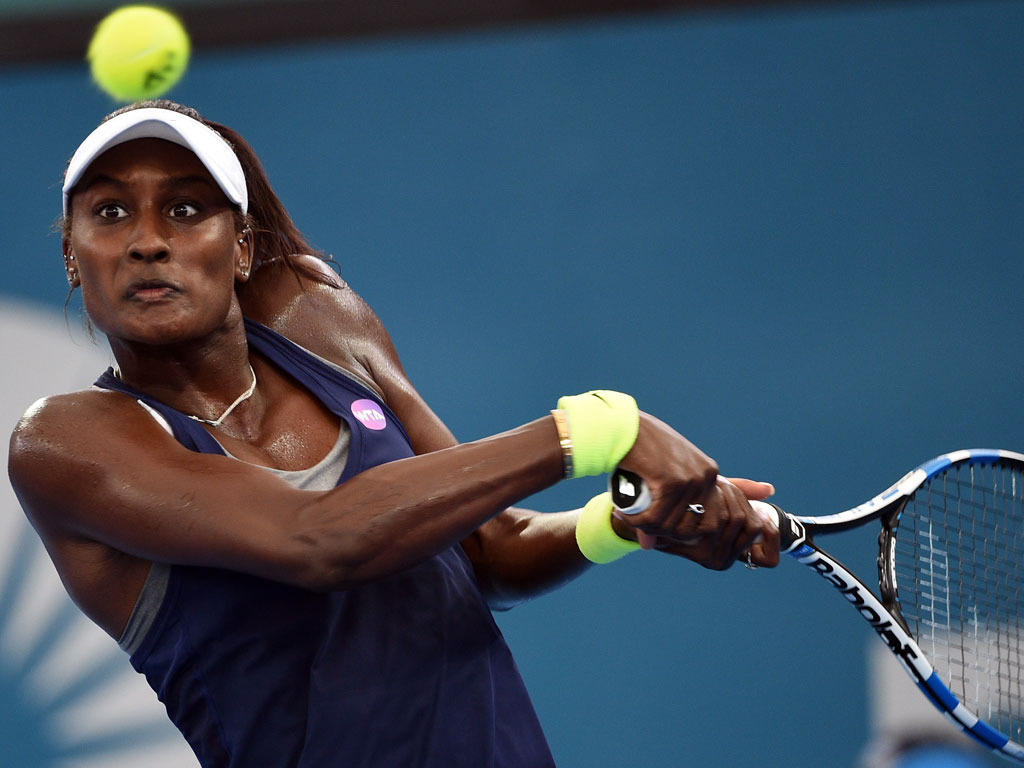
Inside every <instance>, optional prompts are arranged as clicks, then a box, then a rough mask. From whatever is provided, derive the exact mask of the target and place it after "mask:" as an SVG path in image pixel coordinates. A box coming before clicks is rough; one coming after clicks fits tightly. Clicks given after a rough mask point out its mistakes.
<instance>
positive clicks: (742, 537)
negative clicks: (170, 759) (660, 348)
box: [9, 102, 778, 768]
mask: <svg viewBox="0 0 1024 768" xmlns="http://www.w3.org/2000/svg"><path fill="white" fill-rule="evenodd" d="M62 248H63V256H64V266H65V270H66V275H67V279H68V282H69V284H70V286H71V288H72V290H74V289H75V288H77V287H80V288H81V290H82V300H83V303H84V306H85V309H86V311H87V313H88V317H89V318H90V320H91V322H92V323H93V324H94V325H95V326H96V327H97V328H99V329H100V330H101V331H102V332H103V333H104V334H105V335H106V337H107V339H108V341H109V344H110V348H111V350H112V352H113V356H114V359H115V361H116V364H115V365H114V366H113V367H112V368H111V369H109V370H108V371H107V372H106V373H104V374H103V375H102V376H101V377H100V378H99V379H98V380H97V382H96V384H95V385H94V386H93V387H92V388H91V389H89V390H86V391H81V392H76V393H73V394H68V395H61V396H55V397H50V398H46V399H44V400H41V401H39V402H38V403H36V404H35V405H33V406H32V407H31V408H30V409H29V411H28V412H27V413H26V415H25V416H24V418H23V419H22V420H21V422H20V423H19V424H18V426H17V428H16V430H15V432H14V435H13V437H12V440H11V452H10V466H9V471H10V477H11V480H12V483H13V485H14V487H15V490H16V491H17V494H18V497H19V499H20V500H21V503H22V505H23V507H24V509H25V511H26V513H27V515H28V517H29V518H30V520H31V521H32V523H33V525H34V526H35V528H36V530H37V531H38V532H39V535H40V536H41V537H42V540H43V541H44V543H45V544H46V548H47V550H48V551H49V554H50V556H51V557H52V559H53V562H54V564H55V565H56V567H57V569H58V571H59V572H60V575H61V577H62V579H63V582H64V584H65V586H66V587H67V590H68V592H69V593H70V594H71V596H72V597H73V598H74V600H75V601H76V602H77V604H78V605H79V606H80V607H81V609H82V610H83V611H84V612H85V613H86V614H87V615H88V616H89V617H90V618H91V619H92V620H93V621H95V622H96V623H97V624H98V625H99V626H101V627H102V628H103V629H104V630H106V631H107V632H108V633H109V634H110V635H111V636H112V637H113V638H115V639H117V641H118V643H119V644H120V645H121V647H122V648H124V650H125V651H126V652H127V653H128V654H130V660H131V663H132V665H133V666H134V667H135V669H136V670H138V671H139V672H141V673H142V674H144V675H145V676H146V677H147V679H148V681H149V683H150V684H151V685H152V687H153V688H154V689H155V690H156V692H157V694H158V695H159V697H160V699H161V700H162V701H163V702H164V703H165V705H166V707H167V711H168V713H169V715H170V717H171V719H172V720H173V721H174V723H175V724H176V725H177V726H178V728H179V729H180V730H181V731H182V733H183V734H184V735H185V738H186V739H187V740H188V741H189V743H190V744H191V746H192V748H193V749H194V750H195V752H196V754H197V756H198V758H199V760H200V762H201V763H202V765H204V766H246V767H247V768H249V767H251V766H257V765H258V766H308V767H314V766H334V765H345V766H383V765H396V766H446V767H447V768H450V767H451V766H467V767H469V766H472V767H473V768H479V767H480V766H495V767H500V766H508V767H512V766H517V767H521V768H527V767H529V768H537V767H538V766H545V765H551V764H552V762H553V761H552V758H551V755H550V752H549V750H548V747H547V745H546V743H545V740H544V736H543V733H542V731H541V728H540V726H539V724H538V722H537V718H536V716H535V714H534V711H533V708H532V706H531V704H530V702H529V699H528V697H527V694H526V691H525V688H524V686H523V683H522V681H521V679H520V677H519V674H518V672H517V670H516V667H515V664H514V662H513V660H512V657H511V655H510V653H509V651H508V649H507V647H506V645H505V643H504V640H503V639H502V637H501V635H500V633H499V631H498V629H497V627H496V626H495V624H494V621H493V619H492V616H491V614H490V608H495V607H497V608H505V607H508V606H511V605H512V604H514V603H515V602H517V601H519V600H522V599H525V598H527V597H530V596H532V595H535V594H538V593H540V592H543V591H544V590H547V589H551V588H553V587H555V586H557V585H559V584H562V583H564V582H565V581H567V580H568V579H570V578H572V577H574V576H576V575H578V574H579V573H581V572H582V571H583V570H585V569H586V568H587V567H588V566H589V565H590V564H591V563H592V562H608V561H610V560H612V559H615V558H617V557H619V556H620V555H622V554H624V553H626V552H628V551H631V550H633V549H637V548H638V547H639V546H640V545H642V546H643V547H645V548H648V549H650V548H658V549H662V550H665V551H669V552H672V553H675V554H679V555H682V556H685V557H687V558H689V559H691V560H693V561H696V562H698V563H700V564H702V565H705V566H707V567H710V568H716V569H722V568H727V567H729V566H730V565H731V564H732V563H734V562H735V561H736V560H737V558H743V559H745V560H746V559H749V560H750V561H751V562H753V563H756V564H759V565H766V566H772V565H775V564H776V563H777V561H778V532H777V531H776V530H775V529H774V528H773V527H772V525H771V524H770V523H768V522H767V521H765V520H763V519H762V518H761V517H759V516H758V515H757V514H756V513H754V512H753V511H752V510H751V509H750V506H749V504H748V503H747V498H748V497H750V498H761V497H764V496H765V495H767V494H768V493H769V492H770V490H771V489H770V486H768V485H766V484H763V483H754V482H751V481H745V480H736V481H727V480H724V479H721V478H719V477H718V468H717V466H716V465H715V463H714V462H713V461H712V460H711V459H709V458H708V457H707V456H705V455H704V454H703V453H702V452H701V451H699V450H698V449H697V448H696V447H694V446H693V445H692V444H690V443H689V442H688V441H687V440H686V439H685V438H683V437H682V436H680V435H679V434H678V433H676V432H675V431H673V430H672V429H671V428H670V427H668V426H667V425H665V424H664V423H662V422H660V421H658V420H657V419H655V418H654V417H652V416H650V415H648V414H646V413H643V412H641V411H639V410H638V409H637V407H636V404H635V402H634V401H633V400H632V398H630V397H628V396H627V395H623V394H621V393H615V392H604V391H598V392H593V393H587V394H584V395H577V396H572V397H564V398H562V399H561V400H559V401H558V407H557V408H556V409H554V410H553V411H552V413H550V414H545V415H543V416H542V417H540V418H538V419H537V420H535V421H533V422H530V423H528V424H524V425H522V426H519V427H516V428H514V429H511V430H509V431H507V432H504V433H502V434H498V435H494V436H492V437H488V438H486V439H483V440H478V441H476V442H472V443H467V444H463V445H458V444H456V441H455V439H454V438H453V437H452V435H451V433H450V432H449V431H448V430H447V429H446V428H445V426H444V424H443V423H442V422H441V421H440V420H439V419H438V417H437V416H436V415H435V414H434V413H433V412H432V411H431V410H430V408H428V407H427V405H426V404H425V403H424V402H423V400H422V399H421V398H420V397H419V395H418V394H417V393H416V391H415V389H414V388H413V386H412V385H411V384H410V382H409V381H408V379H407V378H406V375H405V373H404V372H403V370H402V366H401V364H400V363H399V360H398V357H397V355H396V353H395V350H394V349H393V347H392V344H391V342H390V340H389V338H388V335H387V333H386V332H385V330H384V328H383V327H382V325H381V323H380V322H379V320H378V319H377V317H376V316H375V315H374V314H373V312H372V311H371V310H370V309H369V308H368V307H367V306H366V305H365V304H364V303H363V302H362V301H361V300H360V299H359V297H358V296H357V295H356V294H355V293H354V292H353V291H352V290H351V289H350V288H349V287H348V286H346V285H345V284H344V283H343V282H342V281H341V280H340V279H339V278H338V276H337V274H336V273H335V272H334V271H333V270H331V269H330V268H329V267H328V266H327V265H326V264H325V262H324V261H323V260H322V259H321V258H319V257H318V255H317V254H314V253H313V251H312V250H311V249H310V248H309V246H308V244H307V243H306V242H305V240H304V239H303V237H302V235H301V234H300V233H299V232H298V231H297V229H296V227H295V226H294V224H293V223H292V221H291V219H290V218H289V216H288V214H287V213H286V211H285V209H284V208H283V206H282V205H281V203H280V201H279V200H278V199H277V197H276V196H275V195H274V193H273V191H272V190H271V187H270V185H269V183H268V181H267V179H266V177H265V175H264V173H263V170H262V168H261V166H260V164H259V162H258V160H257V158H256V157H255V155H254V154H253V152H252V150H251V149H250V147H249V146H248V145H247V144H246V143H245V141H244V140H242V138H241V137H240V136H239V135H238V134H237V133H235V132H234V131H232V130H230V129H228V128H226V127H225V126H221V125H217V124H215V123H210V122H208V121H206V120H204V119H203V118H201V117H200V116H199V115H198V114H197V113H195V112H194V111H192V110H189V109H187V108H185V107H181V106H179V105H176V104H173V103H171V102H151V103H146V104H141V105H133V106H132V107H128V108H125V109H123V110H120V111H118V112H115V113H113V114H112V115H111V116H109V117H108V118H107V119H106V120H105V121H104V122H103V123H101V124H100V126H99V127H98V128H97V129H96V130H95V131H94V132H93V133H91V134H90V135H89V136H88V137H87V138H86V139H85V141H84V142H83V143H82V144H81V146H80V147H79V148H78V150H77V151H76V153H75V154H74V156H73V158H72V160H71V162H70V164H69V166H68V168H67V171H66V175H65V183H64V226H63V238H62ZM553 404H554V402H553ZM618 465H621V466H622V467H624V468H626V469H629V470H632V471H634V472H636V473H638V474H639V475H640V476H642V477H643V478H645V479H646V481H647V483H648V485H649V486H650V488H651V491H652V494H653V498H654V502H653V504H652V505H651V506H650V508H649V509H648V510H647V511H646V512H644V513H643V514H641V515H637V516H635V518H630V519H629V520H628V521H626V520H622V519H619V518H616V517H615V516H614V515H613V513H612V508H611V504H610V502H609V501H608V498H607V494H603V495H602V496H599V497H597V498H596V499H594V500H592V501H591V502H590V503H588V504H587V505H586V507H585V508H584V510H583V511H579V510H577V511H572V512H564V513H554V514H537V513H534V512H529V511H525V510H517V509H513V508H510V505H511V504H514V503H515V502H516V501H517V500H520V499H522V498H524V497H526V496H528V495H530V494H532V493H535V492H537V491H540V490H541V489H543V488H546V487H548V486H551V485H552V484H554V483H557V482H558V481H560V480H561V479H563V478H565V477H573V476H582V475H586V474H600V473H603V472H609V471H611V470H613V469H614V468H615V467H616V466H618ZM638 542H639V544H638Z"/></svg>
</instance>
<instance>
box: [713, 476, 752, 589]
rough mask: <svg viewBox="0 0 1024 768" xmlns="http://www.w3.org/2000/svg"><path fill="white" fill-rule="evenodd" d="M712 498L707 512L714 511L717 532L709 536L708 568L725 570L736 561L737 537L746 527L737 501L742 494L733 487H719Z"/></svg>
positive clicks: (742, 512)
mask: <svg viewBox="0 0 1024 768" xmlns="http://www.w3.org/2000/svg"><path fill="white" fill-rule="evenodd" d="M713 497H714V503H713V505H709V507H708V509H709V512H710V510H711V509H712V508H713V509H714V510H715V514H716V520H715V522H716V524H717V530H716V531H715V532H714V533H713V534H711V535H712V536H713V539H712V544H711V562H710V563H709V566H708V567H710V568H714V569H716V570H725V569H727V568H729V567H731V566H732V564H733V563H734V562H735V561H736V557H737V554H738V552H739V549H738V546H737V537H738V536H739V535H740V533H741V532H742V531H743V529H744V528H745V527H746V523H747V516H746V513H745V512H744V510H743V509H742V508H741V507H740V505H739V501H738V500H739V499H740V498H742V493H740V491H739V489H738V488H736V487H735V486H730V485H728V484H723V485H719V487H718V488H716V489H715V491H714V493H713ZM711 500H712V499H710V498H709V501H711ZM744 503H746V502H745V501H744Z"/></svg>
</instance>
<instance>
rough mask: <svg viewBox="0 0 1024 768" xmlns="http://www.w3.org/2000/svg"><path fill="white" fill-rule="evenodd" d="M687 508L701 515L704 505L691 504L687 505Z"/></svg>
mask: <svg viewBox="0 0 1024 768" xmlns="http://www.w3.org/2000/svg"><path fill="white" fill-rule="evenodd" d="M687 509H689V510H690V511H691V512H693V514H695V515H703V514H704V505H703V504H691V505H690V506H689V507H687Z"/></svg>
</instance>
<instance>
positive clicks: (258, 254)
mask: <svg viewBox="0 0 1024 768" xmlns="http://www.w3.org/2000/svg"><path fill="white" fill-rule="evenodd" d="M144 107H151V108H157V109H167V110H170V111H172V112H177V113H179V114H182V115H185V116H186V117H191V118H192V119H193V120H196V121H198V122H200V123H202V124H203V125H205V126H206V127H208V128H210V129H211V130H213V131H215V132H216V133H217V134H219V135H220V137H221V138H222V139H224V141H226V142H227V143H228V146H230V147H231V149H232V150H233V151H234V153H235V155H236V156H237V157H238V162H239V163H240V164H241V166H242V172H243V173H244V174H245V184H246V187H247V189H248V194H249V212H248V214H245V215H243V214H242V212H241V210H239V211H237V212H236V215H237V217H238V222H237V223H238V224H239V228H240V229H241V228H243V227H248V228H249V230H250V232H251V233H252V234H251V237H252V240H251V248H250V250H251V251H252V257H253V262H252V267H251V268H252V271H253V273H254V274H255V272H256V271H258V270H259V269H260V267H261V266H263V265H265V264H268V263H270V262H274V261H281V262H283V263H284V264H286V265H287V266H288V267H289V268H290V269H291V271H292V272H293V273H295V275H296V277H298V276H299V275H302V276H304V277H307V278H309V279H311V280H314V281H315V282H318V283H322V284H325V285H328V284H332V281H331V277H330V275H331V274H333V273H331V271H330V270H327V269H323V270H318V269H315V268H312V267H310V266H307V265H306V264H304V263H303V262H302V261H301V260H299V259H298V258H297V257H298V256H300V255H310V256H315V257H316V258H318V259H320V260H322V261H324V262H331V261H332V260H331V259H330V258H329V257H328V256H326V255H325V254H324V253H323V251H320V250H318V249H316V248H314V247H313V246H312V245H310V243H309V241H307V240H306V237H305V235H303V234H302V232H300V231H299V228H298V227H297V226H296V225H295V222H294V221H292V217H291V216H290V215H289V213H288V211H287V210H286V209H285V207H284V204H283V203H282V202H281V200H280V198H279V197H278V196H277V194H276V193H275V192H274V190H273V188H272V187H271V186H270V180H269V179H268V178H267V174H266V172H265V171H264V170H263V164H262V163H261V162H260V160H259V158H258V157H257V156H256V153H255V152H254V151H253V148H252V147H251V146H250V145H249V143H248V142H247V141H246V140H245V139H244V138H242V136H241V135H240V134H239V133H238V132H237V131H235V130H234V129H232V128H229V127H227V126H226V125H221V124H220V123H215V122H213V121H211V120H207V119H206V118H205V117H203V116H202V115H201V114H199V112H198V111H197V110H195V109H193V108H192V107H186V106H184V105H182V104H178V103H177V102H174V101H170V100H169V99H155V100H150V101H139V102H135V103H134V104H129V105H127V106H125V107H121V108H120V109H116V110H114V111H113V112H111V113H110V114H109V115H107V116H106V117H104V118H103V120H102V121H101V124H102V123H105V122H106V121H107V120H110V119H111V118H114V117H117V116H118V115H121V114H124V113H125V112H129V111H131V110H134V109H142V108H144ZM59 228H60V230H61V233H62V234H63V235H64V236H65V237H67V236H68V235H69V234H70V231H71V214H70V212H69V213H68V214H67V215H66V216H63V217H62V218H61V219H60V221H59ZM334 284H335V285H339V284H340V280H338V281H334ZM69 297H70V294H69Z"/></svg>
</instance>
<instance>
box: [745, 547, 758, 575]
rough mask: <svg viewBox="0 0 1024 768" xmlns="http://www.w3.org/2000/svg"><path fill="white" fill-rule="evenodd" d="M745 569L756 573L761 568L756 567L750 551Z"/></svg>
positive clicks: (748, 551)
mask: <svg viewBox="0 0 1024 768" xmlns="http://www.w3.org/2000/svg"><path fill="white" fill-rule="evenodd" d="M743 567H744V568H746V569H747V570H748V571H756V570H757V569H758V568H760V566H758V565H754V563H753V561H752V560H751V559H750V550H749V549H748V550H747V562H745V563H744V564H743Z"/></svg>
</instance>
